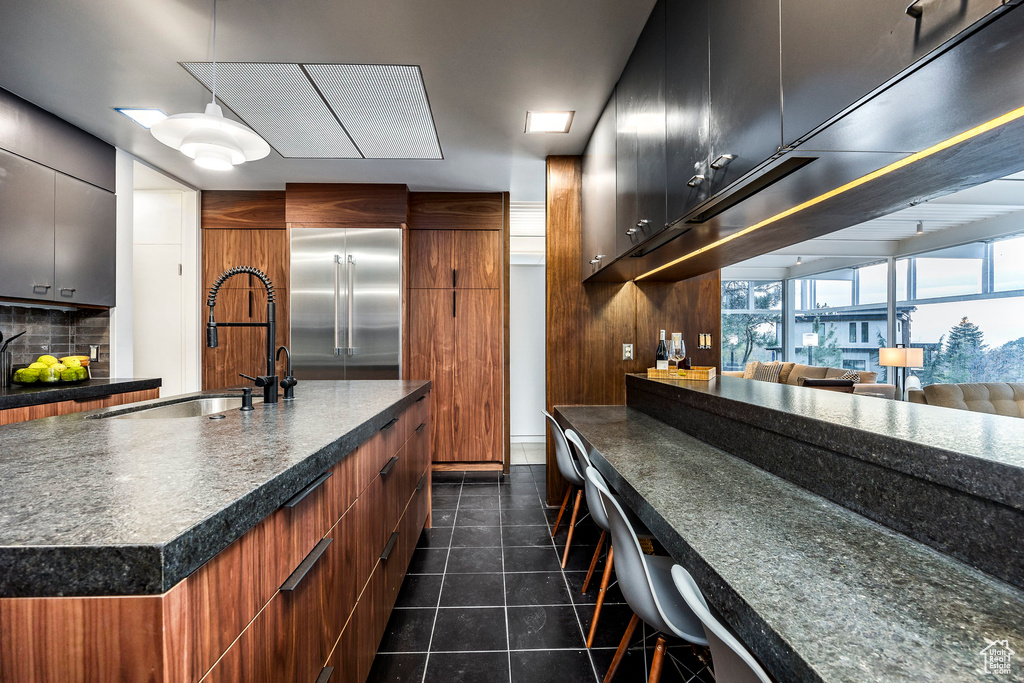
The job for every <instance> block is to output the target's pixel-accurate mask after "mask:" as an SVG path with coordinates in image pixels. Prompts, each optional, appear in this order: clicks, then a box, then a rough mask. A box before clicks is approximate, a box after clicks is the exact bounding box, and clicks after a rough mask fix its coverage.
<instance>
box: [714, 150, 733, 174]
mask: <svg viewBox="0 0 1024 683" xmlns="http://www.w3.org/2000/svg"><path fill="white" fill-rule="evenodd" d="M735 158H736V155H735V154H722V155H720V156H719V157H718V158H716V159H715V160H714V161H712V162H711V168H713V169H715V170H716V171H720V170H722V169H723V168H725V167H726V166H728V165H729V162H730V161H732V160H733V159H735Z"/></svg>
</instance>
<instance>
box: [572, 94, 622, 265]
mask: <svg viewBox="0 0 1024 683" xmlns="http://www.w3.org/2000/svg"><path fill="white" fill-rule="evenodd" d="M615 221H616V215H615V93H614V92H612V96H611V98H610V99H609V100H608V103H607V104H606V105H605V106H604V111H603V112H601V118H599V119H598V120H597V125H596V126H595V127H594V132H593V133H591V134H590V141H589V142H587V148H586V150H584V152H583V232H582V247H583V250H582V253H581V257H582V262H581V263H580V268H581V270H580V272H581V273H582V274H583V279H584V280H586V279H587V278H588V277H590V276H591V275H593V274H594V273H596V272H597V271H599V270H600V269H601V267H602V265H603V264H608V263H610V262H611V261H612V259H614V258H615V256H616V255H617V254H618V251H617V250H616V249H617V248H616V239H617V237H616V236H617V235H618V232H619V231H618V230H617V229H616V224H615ZM602 257H603V258H602ZM595 261H596V263H594V262H595ZM602 262H603V264H602Z"/></svg>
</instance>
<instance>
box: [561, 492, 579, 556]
mask: <svg viewBox="0 0 1024 683" xmlns="http://www.w3.org/2000/svg"><path fill="white" fill-rule="evenodd" d="M581 500H583V489H580V490H579V491H577V492H576V504H575V505H573V506H572V519H570V520H569V535H568V536H567V537H566V539H565V552H563V553H562V569H565V563H566V562H568V561H569V546H570V545H572V533H573V532H574V531H576V515H578V514H579V513H580V501H581Z"/></svg>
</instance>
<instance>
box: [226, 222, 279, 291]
mask: <svg viewBox="0 0 1024 683" xmlns="http://www.w3.org/2000/svg"><path fill="white" fill-rule="evenodd" d="M249 234H250V237H251V243H250V244H251V246H250V253H251V256H250V259H249V263H247V264H245V265H250V266H255V267H256V268H259V269H260V270H262V271H263V272H264V273H266V274H267V277H269V278H270V281H271V282H272V283H273V284H274V288H275V289H285V290H286V289H288V281H289V277H290V274H291V242H290V240H289V239H288V231H287V230H251V231H250V232H249ZM233 279H239V278H233ZM251 280H252V286H253V287H260V288H262V285H261V284H260V283H259V281H258V280H257V279H256V278H251Z"/></svg>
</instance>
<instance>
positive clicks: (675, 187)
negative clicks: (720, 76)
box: [665, 0, 711, 223]
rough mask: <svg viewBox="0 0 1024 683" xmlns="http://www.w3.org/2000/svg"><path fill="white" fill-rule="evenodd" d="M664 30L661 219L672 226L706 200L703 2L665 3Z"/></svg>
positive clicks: (679, 0)
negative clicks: (663, 210)
mask: <svg viewBox="0 0 1024 683" xmlns="http://www.w3.org/2000/svg"><path fill="white" fill-rule="evenodd" d="M666 25H667V28H666V35H668V36H670V37H671V39H670V40H668V42H667V45H666V58H665V128H666V130H665V158H666V163H667V166H668V168H667V174H666V175H667V182H666V187H667V204H668V211H667V215H666V217H667V220H668V222H669V223H671V222H672V221H674V220H676V219H677V218H680V217H682V216H684V215H685V214H686V213H688V212H689V211H690V210H691V209H693V208H694V207H696V206H697V205H698V204H700V203H701V202H702V201H704V200H705V199H707V197H708V188H709V186H710V184H711V183H710V182H709V181H708V180H707V178H708V167H707V165H708V154H709V153H710V152H711V142H710V139H709V136H710V133H709V130H708V127H709V125H710V120H709V116H710V108H711V94H710V90H709V88H710V86H709V83H708V0H668V2H667V6H666ZM695 176H704V180H700V179H699V178H695ZM691 182H692V184H693V185H695V186H691V185H690V184H688V183H691Z"/></svg>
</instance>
